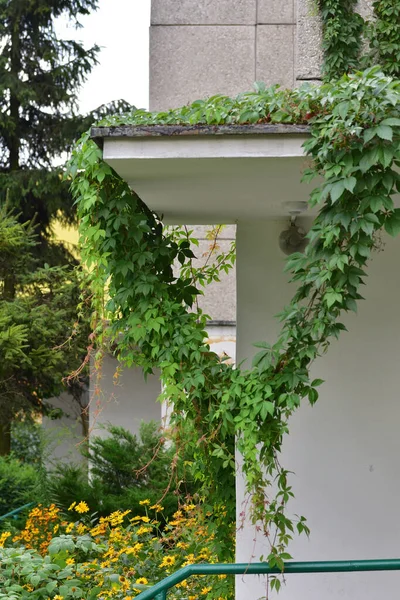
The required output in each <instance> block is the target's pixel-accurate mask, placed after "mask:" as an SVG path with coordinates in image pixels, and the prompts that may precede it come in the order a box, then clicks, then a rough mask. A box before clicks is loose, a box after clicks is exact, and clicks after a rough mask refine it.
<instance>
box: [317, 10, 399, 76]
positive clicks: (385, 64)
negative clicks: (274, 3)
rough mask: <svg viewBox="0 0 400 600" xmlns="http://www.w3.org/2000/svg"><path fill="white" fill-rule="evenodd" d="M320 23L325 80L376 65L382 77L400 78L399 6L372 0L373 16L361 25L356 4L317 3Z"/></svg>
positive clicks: (360, 17) (361, 20) (361, 19)
mask: <svg viewBox="0 0 400 600" xmlns="http://www.w3.org/2000/svg"><path fill="white" fill-rule="evenodd" d="M317 1H318V7H319V11H320V15H321V19H322V47H323V51H324V63H323V66H322V73H323V76H324V78H325V79H327V80H331V79H337V78H339V77H341V76H342V75H343V74H344V73H350V72H352V71H355V70H356V69H358V68H360V65H362V66H364V67H367V66H371V65H374V64H375V65H376V64H379V65H380V66H381V68H382V70H383V72H384V73H386V74H387V75H392V76H394V77H399V75H400V3H399V2H398V0H375V1H374V2H373V4H372V8H373V15H371V17H372V19H371V20H370V21H364V19H363V18H362V16H361V15H360V14H358V13H357V12H356V9H357V4H358V0H317Z"/></svg>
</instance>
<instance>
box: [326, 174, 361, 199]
mask: <svg viewBox="0 0 400 600" xmlns="http://www.w3.org/2000/svg"><path fill="white" fill-rule="evenodd" d="M350 179H351V178H350ZM353 179H354V178H353ZM356 183H357V182H356ZM354 185H355V184H354ZM345 189H346V186H345V182H344V180H343V179H340V181H336V182H335V183H334V184H333V185H332V188H331V192H330V194H331V200H332V202H336V201H337V200H339V198H340V196H341V195H342V194H343V192H344V190H345Z"/></svg>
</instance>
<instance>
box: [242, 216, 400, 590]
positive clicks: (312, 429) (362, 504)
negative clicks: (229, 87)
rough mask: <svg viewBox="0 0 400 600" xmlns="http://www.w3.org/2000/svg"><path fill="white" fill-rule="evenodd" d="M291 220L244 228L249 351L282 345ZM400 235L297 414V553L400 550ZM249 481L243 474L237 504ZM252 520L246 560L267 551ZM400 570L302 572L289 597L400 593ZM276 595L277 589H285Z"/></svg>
mask: <svg viewBox="0 0 400 600" xmlns="http://www.w3.org/2000/svg"><path fill="white" fill-rule="evenodd" d="M284 224H285V222H284V221H281V222H277V221H267V222H255V223H254V222H252V223H246V222H243V223H239V225H238V229H237V285H238V312H237V336H238V341H237V355H238V362H240V361H241V360H243V359H245V358H250V357H251V355H252V354H254V353H255V352H256V351H257V349H255V348H252V346H251V344H252V343H254V342H257V341H260V340H266V341H269V342H273V341H275V339H276V336H277V333H278V331H279V323H278V322H277V320H276V319H274V315H275V314H276V313H277V312H279V311H280V310H281V309H282V308H283V306H284V305H285V304H287V303H288V302H289V300H290V297H291V295H292V292H293V288H292V286H291V285H289V284H288V283H287V279H288V276H287V274H284V273H283V266H284V257H283V255H282V253H281V252H280V250H279V247H278V235H279V232H280V231H281V230H282V229H283V226H284ZM399 255H400V239H397V240H392V239H388V240H386V239H385V247H384V251H383V252H377V253H375V254H374V255H373V259H372V261H371V263H370V265H369V267H368V269H367V270H368V272H369V277H368V280H367V285H366V286H365V287H364V289H362V290H361V292H362V294H363V295H364V296H365V297H366V301H362V302H360V304H359V311H358V315H354V314H351V315H346V318H345V319H344V322H345V324H346V326H347V327H348V329H349V333H343V334H342V336H341V339H340V340H339V342H334V343H332V346H331V348H330V350H329V352H328V355H327V356H325V357H323V358H322V359H319V360H318V361H317V362H316V364H315V366H314V368H313V375H314V376H315V377H321V378H322V379H325V381H326V383H325V384H323V386H322V387H321V388H320V390H321V397H320V399H319V401H318V403H317V404H316V406H315V407H314V408H311V407H310V406H309V405H307V404H304V406H302V407H301V409H300V410H299V411H298V412H297V413H296V415H295V416H294V417H293V418H292V420H291V423H290V435H289V436H288V437H287V438H286V440H285V443H284V446H283V448H284V449H283V456H282V462H283V465H284V467H286V468H288V469H289V470H293V471H294V472H295V475H294V476H293V477H292V481H291V483H292V485H293V491H294V493H295V496H296V498H295V500H294V501H293V502H292V503H291V505H289V507H288V510H289V511H290V512H291V513H297V514H303V515H304V516H306V517H307V519H308V523H309V526H310V527H311V536H310V539H309V540H307V538H306V537H303V536H302V537H297V536H296V537H295V538H294V541H293V543H292V545H291V547H290V548H289V550H290V552H291V554H292V555H293V557H294V559H295V560H350V559H372V558H398V557H400V521H399V519H398V507H399V505H400V434H399V430H400V402H399V396H400V392H399V386H400V369H399V364H400V318H399V316H398V313H399V305H400V277H399V275H398V273H399V270H398V262H399ZM242 502H243V481H242V480H241V479H240V477H238V482H237V511H238V513H240V512H241V510H242ZM254 540H255V535H254V529H253V528H252V527H251V526H247V527H246V528H245V530H244V531H242V532H238V536H237V556H236V560H237V562H248V561H250V560H251V561H252V562H257V561H258V560H259V557H260V555H261V554H264V555H265V554H267V548H266V546H265V542H264V541H263V540H262V539H261V540H260V539H258V540H256V541H254ZM237 579H238V583H237V598H238V600H242V599H243V600H244V599H246V600H248V599H249V598H254V599H256V598H259V597H261V596H263V595H264V596H265V583H264V579H259V578H258V577H253V576H246V577H244V578H242V577H238V578H237ZM399 589H400V573H398V572H387V573H359V574H357V573H354V574H326V575H292V576H288V577H287V584H286V586H284V588H283V589H282V590H281V592H280V594H279V599H282V600H329V599H332V600H333V599H335V600H339V599H340V600H350V599H351V600H376V599H377V598H386V599H390V600H395V598H398V597H399V591H398V590H399ZM274 597H275V596H274Z"/></svg>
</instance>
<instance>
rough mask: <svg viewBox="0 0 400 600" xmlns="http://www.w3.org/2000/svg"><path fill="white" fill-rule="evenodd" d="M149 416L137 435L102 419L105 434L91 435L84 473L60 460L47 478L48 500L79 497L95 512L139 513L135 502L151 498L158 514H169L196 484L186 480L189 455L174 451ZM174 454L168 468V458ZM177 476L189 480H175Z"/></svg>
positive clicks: (62, 502) (67, 500)
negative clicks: (159, 508)
mask: <svg viewBox="0 0 400 600" xmlns="http://www.w3.org/2000/svg"><path fill="white" fill-rule="evenodd" d="M158 428H159V425H158V424H157V423H155V422H150V423H142V425H141V428H140V432H139V436H136V435H134V434H132V433H130V432H129V431H127V430H126V429H124V428H123V427H117V426H113V425H108V426H107V427H105V429H106V431H107V433H108V436H107V437H99V436H96V437H93V438H91V440H90V444H89V448H88V450H87V452H86V456H87V458H88V461H89V469H90V478H89V481H88V477H87V472H86V470H85V469H84V467H82V466H78V465H67V466H65V465H60V466H58V467H57V468H56V470H55V472H54V474H53V476H52V477H51V481H50V494H51V500H52V501H54V502H55V503H56V504H57V505H58V506H59V507H61V508H62V509H63V510H66V509H67V508H68V506H69V505H70V504H71V503H72V502H74V501H75V500H77V499H79V500H84V501H85V502H87V503H88V504H89V506H90V507H91V508H92V509H93V510H94V511H96V512H97V513H99V515H106V514H109V513H111V512H112V511H114V510H117V509H118V510H127V509H131V510H133V511H134V512H135V514H142V515H144V514H145V508H144V506H143V505H141V504H140V502H141V501H143V500H144V499H150V501H151V502H152V503H153V504H156V503H157V502H159V501H160V500H161V499H162V504H163V506H164V508H165V510H164V515H165V516H166V517H169V516H170V515H171V514H173V513H174V512H175V511H176V510H177V508H178V499H179V497H182V496H186V495H191V494H193V493H194V492H195V491H196V489H195V486H194V484H193V483H190V477H188V476H187V473H185V477H183V472H184V470H185V471H186V472H188V471H189V469H190V467H189V466H188V463H189V462H190V461H189V460H188V458H189V457H179V459H177V458H176V457H175V450H174V448H173V447H168V445H167V443H166V441H165V439H164V438H163V437H162V436H161V434H160V433H159V431H158ZM174 460H178V464H177V469H176V472H175V473H174V474H173V470H172V467H171V464H172V462H173V461H174ZM183 479H185V481H186V482H187V481H188V479H189V484H188V483H186V484H185V485H183V484H182V483H180V482H181V481H182V480H183Z"/></svg>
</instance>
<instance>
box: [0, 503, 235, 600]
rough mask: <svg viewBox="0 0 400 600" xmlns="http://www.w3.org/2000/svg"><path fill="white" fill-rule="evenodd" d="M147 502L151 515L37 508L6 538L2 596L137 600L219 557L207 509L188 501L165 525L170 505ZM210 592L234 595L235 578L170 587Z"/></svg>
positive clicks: (202, 594) (189, 593)
mask: <svg viewBox="0 0 400 600" xmlns="http://www.w3.org/2000/svg"><path fill="white" fill-rule="evenodd" d="M142 505H144V506H145V507H146V516H134V515H131V513H130V511H124V512H121V511H115V512H114V513H112V514H110V515H109V516H107V517H101V518H100V519H96V517H95V516H93V515H90V509H89V507H88V505H87V504H86V503H85V502H79V503H75V502H74V503H73V504H72V505H71V506H70V511H71V512H73V514H74V515H76V517H77V520H76V521H72V522H71V521H68V520H67V519H65V517H64V516H63V515H62V513H61V512H60V510H59V509H58V508H57V507H56V506H55V505H51V506H50V507H42V506H38V507H36V508H34V509H33V510H32V511H31V512H30V514H29V517H28V519H27V521H26V525H25V528H24V529H23V530H22V531H21V532H18V533H17V534H16V535H13V534H12V533H11V532H4V533H2V534H1V535H0V599H3V598H7V599H10V600H11V599H12V600H14V599H15V600H17V599H20V598H21V599H25V598H29V599H30V600H36V599H39V598H44V599H46V600H48V599H49V600H50V599H51V600H67V599H68V598H77V599H79V600H95V599H99V600H105V599H107V598H115V599H117V600H131V599H132V598H134V597H135V596H137V594H138V593H140V592H141V591H143V590H144V589H146V588H147V587H149V586H151V585H153V584H154V583H156V582H157V581H159V580H161V579H163V578H164V577H166V576H167V575H169V574H171V573H172V572H173V571H175V570H177V569H179V568H181V567H183V566H185V565H188V564H193V563H199V562H207V563H213V562H218V557H217V554H216V550H215V547H216V546H215V542H214V536H213V535H212V534H211V535H210V533H209V531H208V528H207V527H206V522H205V519H207V517H204V516H203V514H204V513H203V511H201V510H200V507H198V506H196V505H194V504H186V505H184V506H183V507H182V508H181V509H180V510H178V511H177V512H176V513H175V514H174V516H173V519H172V520H170V521H169V523H167V525H166V526H165V527H164V528H163V529H162V530H161V528H160V515H161V513H162V509H163V507H162V506H160V505H159V504H155V505H151V503H150V501H149V500H144V501H142ZM209 516H210V515H209ZM211 597H212V598H213V599H216V598H218V600H227V599H228V598H231V597H233V582H232V581H231V580H230V579H229V578H227V577H226V576H223V575H220V576H214V577H209V576H207V577H206V576H204V577H198V578H193V579H192V580H188V581H184V582H182V583H181V584H179V585H178V586H176V588H175V589H174V590H173V591H171V598H179V599H180V598H182V599H187V600H196V599H197V598H204V600H206V599H207V598H211Z"/></svg>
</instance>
